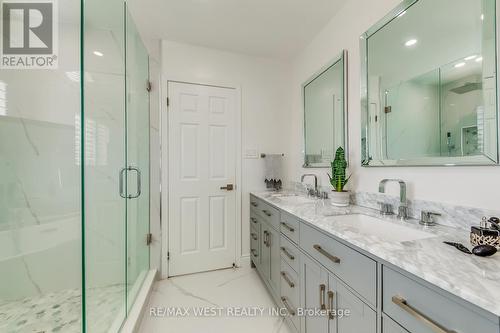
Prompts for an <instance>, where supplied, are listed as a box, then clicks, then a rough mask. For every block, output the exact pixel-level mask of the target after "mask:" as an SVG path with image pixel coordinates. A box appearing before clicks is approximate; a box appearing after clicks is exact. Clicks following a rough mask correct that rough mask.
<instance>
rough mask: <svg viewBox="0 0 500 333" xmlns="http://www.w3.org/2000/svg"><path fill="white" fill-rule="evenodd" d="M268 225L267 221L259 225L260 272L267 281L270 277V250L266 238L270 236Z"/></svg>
mask: <svg viewBox="0 0 500 333" xmlns="http://www.w3.org/2000/svg"><path fill="white" fill-rule="evenodd" d="M269 229H270V228H269V226H268V225H267V223H261V225H260V239H261V243H260V273H261V274H262V275H263V276H262V277H263V278H264V279H265V280H267V281H269V279H270V277H271V250H270V247H269V243H268V240H269V238H270V232H269Z"/></svg>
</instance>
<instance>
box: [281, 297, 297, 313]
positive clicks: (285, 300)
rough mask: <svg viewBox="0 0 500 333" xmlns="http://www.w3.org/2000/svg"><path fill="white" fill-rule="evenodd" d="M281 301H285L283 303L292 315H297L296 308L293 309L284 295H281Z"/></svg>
mask: <svg viewBox="0 0 500 333" xmlns="http://www.w3.org/2000/svg"><path fill="white" fill-rule="evenodd" d="M281 301H282V302H283V305H284V306H285V308H286V310H287V311H288V313H289V314H290V315H291V316H295V310H294V309H292V307H291V306H290V305H289V304H288V299H287V298H286V297H285V296H283V297H281Z"/></svg>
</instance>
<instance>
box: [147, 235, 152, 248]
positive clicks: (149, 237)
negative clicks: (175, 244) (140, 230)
mask: <svg viewBox="0 0 500 333" xmlns="http://www.w3.org/2000/svg"><path fill="white" fill-rule="evenodd" d="M151 243H153V234H151V233H149V234H147V235H146V245H148V246H149V245H151Z"/></svg>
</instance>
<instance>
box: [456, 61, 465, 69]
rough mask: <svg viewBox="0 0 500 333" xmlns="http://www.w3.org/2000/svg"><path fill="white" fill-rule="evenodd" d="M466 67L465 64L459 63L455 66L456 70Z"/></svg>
mask: <svg viewBox="0 0 500 333" xmlns="http://www.w3.org/2000/svg"><path fill="white" fill-rule="evenodd" d="M464 66H465V62H459V63H458V64H455V66H454V67H455V68H460V67H464Z"/></svg>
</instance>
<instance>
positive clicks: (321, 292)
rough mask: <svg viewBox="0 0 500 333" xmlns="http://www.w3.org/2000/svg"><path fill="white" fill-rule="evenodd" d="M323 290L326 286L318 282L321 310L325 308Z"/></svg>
mask: <svg viewBox="0 0 500 333" xmlns="http://www.w3.org/2000/svg"><path fill="white" fill-rule="evenodd" d="M325 290H326V286H325V285H324V284H320V285H319V307H320V309H321V310H326V305H325Z"/></svg>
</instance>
